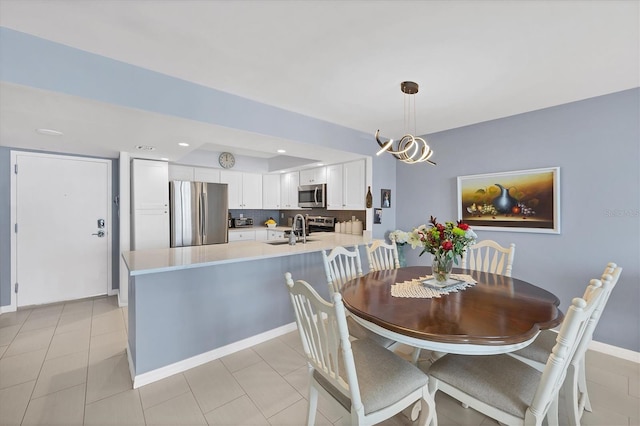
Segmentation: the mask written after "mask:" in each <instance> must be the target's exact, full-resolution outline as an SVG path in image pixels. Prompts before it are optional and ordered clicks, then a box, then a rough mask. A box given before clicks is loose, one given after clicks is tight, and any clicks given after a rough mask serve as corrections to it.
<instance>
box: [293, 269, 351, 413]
mask: <svg viewBox="0 0 640 426" xmlns="http://www.w3.org/2000/svg"><path fill="white" fill-rule="evenodd" d="M285 280H286V283H287V286H288V287H289V295H290V296H291V303H292V304H293V309H294V312H295V316H296V324H297V326H298V332H299V333H300V339H302V347H303V349H304V353H305V354H306V356H307V362H308V363H309V365H310V366H311V367H312V368H314V369H315V370H316V371H318V372H319V373H320V374H322V376H323V377H324V378H325V379H326V380H327V381H328V382H329V383H331V384H332V385H333V386H334V387H335V388H336V389H339V390H340V391H341V392H342V393H343V394H344V395H345V396H346V397H348V398H351V397H354V398H355V400H354V403H355V404H358V403H360V401H359V399H360V393H359V391H358V378H357V377H356V375H355V364H354V363H353V357H348V356H347V357H346V358H347V361H348V362H347V363H346V364H343V363H342V362H340V357H341V356H342V355H341V353H340V342H341V341H343V345H344V349H345V351H347V352H348V353H349V351H350V350H351V344H350V343H349V332H348V330H347V320H346V316H345V309H344V304H343V303H342V296H341V295H340V293H333V294H332V298H333V299H334V303H333V304H332V303H328V302H327V301H325V300H324V299H322V297H320V295H319V294H318V293H317V292H316V291H315V290H314V289H313V288H312V287H311V286H310V285H309V284H308V283H307V282H305V281H301V280H298V281H295V282H294V281H293V279H292V278H291V274H290V273H289V272H287V273H286V274H285ZM345 342H346V343H345ZM343 366H344V368H345V370H346V371H345V372H342V371H340V369H341V368H342V367H343ZM344 378H346V379H347V380H348V381H349V383H350V384H351V386H352V387H354V392H351V391H350V386H349V383H347V382H346V381H345V380H344ZM352 394H354V395H352ZM356 400H357V401H356Z"/></svg>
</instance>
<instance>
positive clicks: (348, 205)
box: [327, 160, 366, 210]
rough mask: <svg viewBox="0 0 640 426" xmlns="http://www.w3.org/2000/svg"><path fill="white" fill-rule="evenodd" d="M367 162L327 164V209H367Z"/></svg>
mask: <svg viewBox="0 0 640 426" xmlns="http://www.w3.org/2000/svg"><path fill="white" fill-rule="evenodd" d="M364 172H365V162H364V160H357V161H352V162H350V163H344V164H334V165H332V166H327V209H328V210H364V209H365V197H366V195H365V194H366V189H365V174H364Z"/></svg>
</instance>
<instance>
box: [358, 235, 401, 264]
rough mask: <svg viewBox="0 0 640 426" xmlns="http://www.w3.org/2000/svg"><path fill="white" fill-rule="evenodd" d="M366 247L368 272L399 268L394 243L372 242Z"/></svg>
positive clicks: (396, 248) (396, 249)
mask: <svg viewBox="0 0 640 426" xmlns="http://www.w3.org/2000/svg"><path fill="white" fill-rule="evenodd" d="M366 247H367V257H368V258H369V270H370V271H384V270H388V269H398V268H399V267H400V259H399V257H398V247H397V246H396V242H395V241H391V243H387V242H385V241H384V240H374V241H372V242H371V244H368V245H367V246H366Z"/></svg>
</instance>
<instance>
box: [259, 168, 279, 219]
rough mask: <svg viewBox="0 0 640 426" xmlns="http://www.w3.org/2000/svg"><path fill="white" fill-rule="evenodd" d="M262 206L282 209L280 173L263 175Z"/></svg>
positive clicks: (268, 208)
mask: <svg viewBox="0 0 640 426" xmlns="http://www.w3.org/2000/svg"><path fill="white" fill-rule="evenodd" d="M262 208H263V209H267V210H270V209H280V175H278V174H273V175H264V176H262Z"/></svg>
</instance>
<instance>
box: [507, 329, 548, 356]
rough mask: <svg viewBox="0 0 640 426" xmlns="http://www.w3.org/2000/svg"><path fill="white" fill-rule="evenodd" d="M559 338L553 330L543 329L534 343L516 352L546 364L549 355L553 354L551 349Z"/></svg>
mask: <svg viewBox="0 0 640 426" xmlns="http://www.w3.org/2000/svg"><path fill="white" fill-rule="evenodd" d="M557 338H558V333H556V332H553V331H551V330H542V331H541V332H540V333H539V334H538V337H536V340H534V341H533V343H531V344H530V345H529V346H526V347H524V348H522V349H520V350H517V351H515V352H514V354H517V355H520V356H521V357H523V358H527V359H530V360H532V361H536V362H539V363H540V364H546V363H547V360H548V359H549V355H551V350H552V349H553V347H554V346H555V344H556V339H557Z"/></svg>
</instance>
